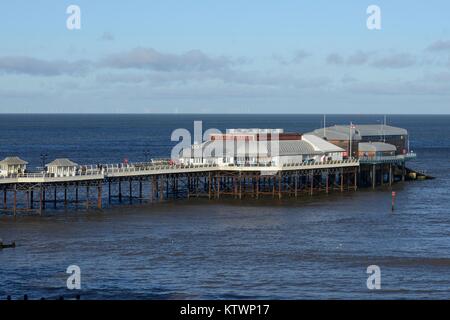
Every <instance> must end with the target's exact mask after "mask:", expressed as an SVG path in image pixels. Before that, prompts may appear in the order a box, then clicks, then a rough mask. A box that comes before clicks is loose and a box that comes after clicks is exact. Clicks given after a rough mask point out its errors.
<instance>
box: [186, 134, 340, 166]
mask: <svg viewBox="0 0 450 320" xmlns="http://www.w3.org/2000/svg"><path fill="white" fill-rule="evenodd" d="M344 152H345V150H344V149H343V148H341V147H339V146H336V145H334V144H332V143H330V142H328V141H326V140H324V139H321V138H319V137H317V136H315V135H301V134H299V133H284V132H283V130H282V129H229V130H227V133H225V134H211V135H210V136H209V139H208V140H207V141H205V142H203V143H201V144H194V145H192V146H190V147H188V148H184V149H183V150H182V151H181V153H180V158H179V161H180V163H182V164H193V165H195V164H217V165H236V166H261V165H264V166H282V165H284V164H295V163H296V164H300V163H304V162H323V161H326V160H342V158H343V154H344Z"/></svg>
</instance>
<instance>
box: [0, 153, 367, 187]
mask: <svg viewBox="0 0 450 320" xmlns="http://www.w3.org/2000/svg"><path fill="white" fill-rule="evenodd" d="M358 165H359V160H358V159H346V160H329V161H322V162H317V161H316V162H302V163H285V164H282V165H274V164H273V163H254V164H245V165H242V164H231V165H230V164H221V165H218V164H154V163H139V164H133V163H129V164H102V165H83V166H79V167H78V169H77V170H76V171H74V172H73V173H70V174H65V175H64V174H60V175H58V174H54V173H48V172H45V173H44V172H37V173H36V172H31V173H22V174H15V175H9V176H0V183H18V182H61V181H65V182H70V181H80V180H93V179H96V180H102V179H105V178H107V177H126V176H130V177H131V176H144V175H153V174H166V173H190V172H203V171H217V170H223V171H253V172H254V171H264V172H268V171H274V172H276V171H280V170H288V171H292V170H307V169H316V168H327V167H329V168H336V167H348V166H358Z"/></svg>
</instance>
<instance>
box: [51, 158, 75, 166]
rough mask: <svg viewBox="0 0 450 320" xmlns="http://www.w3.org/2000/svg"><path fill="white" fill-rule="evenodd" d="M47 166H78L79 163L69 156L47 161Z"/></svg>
mask: <svg viewBox="0 0 450 320" xmlns="http://www.w3.org/2000/svg"><path fill="white" fill-rule="evenodd" d="M46 166H47V167H76V166H78V164H77V163H75V162H73V161H71V160H69V159H67V158H61V159H55V160H53V161H52V162H50V163H47V164H46Z"/></svg>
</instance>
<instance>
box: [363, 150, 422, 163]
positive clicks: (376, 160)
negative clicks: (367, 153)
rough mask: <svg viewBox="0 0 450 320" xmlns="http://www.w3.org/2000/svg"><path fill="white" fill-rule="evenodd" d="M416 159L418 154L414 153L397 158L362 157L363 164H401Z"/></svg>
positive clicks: (397, 156)
mask: <svg viewBox="0 0 450 320" xmlns="http://www.w3.org/2000/svg"><path fill="white" fill-rule="evenodd" d="M414 158H416V154H415V153H413V152H410V153H407V154H400V155H396V156H375V157H360V158H359V161H360V162H361V163H382V162H399V161H407V160H411V159H414Z"/></svg>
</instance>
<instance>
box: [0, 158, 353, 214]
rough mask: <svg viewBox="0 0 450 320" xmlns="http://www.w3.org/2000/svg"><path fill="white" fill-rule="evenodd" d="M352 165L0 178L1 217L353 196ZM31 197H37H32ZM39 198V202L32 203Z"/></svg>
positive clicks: (133, 167)
mask: <svg viewBox="0 0 450 320" xmlns="http://www.w3.org/2000/svg"><path fill="white" fill-rule="evenodd" d="M358 170H359V161H358V160H356V159H351V160H341V161H326V162H304V163H289V164H284V165H282V166H274V165H251V166H250V165H247V166H237V165H217V164H199V165H180V164H173V165H169V164H154V163H153V164H152V163H134V164H113V165H88V166H86V165H84V166H79V167H78V170H77V171H76V172H74V173H72V174H71V175H64V176H56V175H54V174H49V173H25V174H16V175H9V176H6V177H0V192H2V191H3V197H2V198H3V206H0V211H3V212H8V211H11V212H13V214H14V215H15V214H16V213H17V212H19V211H37V212H39V213H40V214H41V213H42V211H43V210H44V209H45V208H46V207H47V205H48V203H52V204H53V207H54V208H57V204H58V203H63V205H64V207H67V206H69V205H73V204H75V206H77V207H79V205H80V204H82V205H83V206H85V208H90V207H92V205H93V203H95V207H96V208H98V209H101V208H102V207H103V204H104V202H105V199H107V203H108V204H111V203H122V201H123V200H124V199H127V200H128V201H129V203H130V204H131V203H132V202H133V201H135V200H136V199H137V200H139V201H140V202H142V201H151V202H153V201H163V200H166V199H177V198H191V197H207V198H208V199H214V198H215V199H218V198H220V197H221V196H223V195H228V196H232V197H235V198H239V199H242V198H243V197H248V196H249V197H253V198H259V197H261V196H265V195H267V196H272V197H277V198H281V197H282V196H284V195H285V196H295V197H297V196H300V195H302V194H308V195H313V194H315V193H317V192H325V193H329V192H332V191H333V190H339V191H341V192H343V191H344V190H356V188H357V181H358ZM93 190H96V192H92V191H93ZM35 193H37V194H38V197H35ZM35 198H37V199H35Z"/></svg>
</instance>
